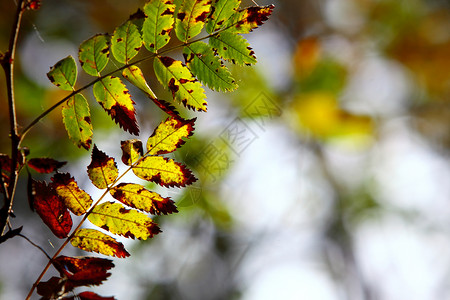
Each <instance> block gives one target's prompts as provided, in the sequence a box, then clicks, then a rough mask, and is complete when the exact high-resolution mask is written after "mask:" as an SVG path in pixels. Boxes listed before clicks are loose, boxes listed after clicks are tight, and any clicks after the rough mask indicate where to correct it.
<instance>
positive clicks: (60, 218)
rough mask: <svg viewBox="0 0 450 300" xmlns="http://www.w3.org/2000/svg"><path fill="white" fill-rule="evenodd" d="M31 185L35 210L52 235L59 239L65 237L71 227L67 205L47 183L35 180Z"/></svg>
mask: <svg viewBox="0 0 450 300" xmlns="http://www.w3.org/2000/svg"><path fill="white" fill-rule="evenodd" d="M33 186H34V201H33V202H34V208H35V210H36V212H37V213H38V214H39V216H40V217H41V219H42V221H44V223H45V224H46V225H47V226H48V227H49V228H50V230H51V231H52V232H53V234H54V235H56V236H57V237H58V238H60V239H62V238H65V237H67V236H68V235H69V232H70V229H72V217H71V216H70V213H69V211H68V209H67V207H66V206H65V205H64V203H63V202H62V201H61V199H59V197H58V196H57V195H56V193H55V190H54V189H53V188H52V187H51V186H48V185H47V183H45V182H41V181H35V182H34V184H33Z"/></svg>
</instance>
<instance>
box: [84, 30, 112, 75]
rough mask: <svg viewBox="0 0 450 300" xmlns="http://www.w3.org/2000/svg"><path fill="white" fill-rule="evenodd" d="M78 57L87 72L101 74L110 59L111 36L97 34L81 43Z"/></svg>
mask: <svg viewBox="0 0 450 300" xmlns="http://www.w3.org/2000/svg"><path fill="white" fill-rule="evenodd" d="M78 58H79V60H80V63H81V67H82V68H83V70H84V71H85V72H86V73H88V74H89V75H92V76H100V72H101V71H102V70H103V69H104V68H105V67H106V65H107V64H108V61H109V37H108V36H107V35H104V34H97V35H95V36H93V37H92V38H90V39H88V40H86V41H84V42H83V43H81V45H80V49H79V51H78Z"/></svg>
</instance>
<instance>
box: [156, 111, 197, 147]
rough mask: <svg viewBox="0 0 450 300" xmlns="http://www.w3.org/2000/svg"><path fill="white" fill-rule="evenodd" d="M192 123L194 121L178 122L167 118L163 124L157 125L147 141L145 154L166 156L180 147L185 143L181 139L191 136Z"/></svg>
mask: <svg viewBox="0 0 450 300" xmlns="http://www.w3.org/2000/svg"><path fill="white" fill-rule="evenodd" d="M194 122H195V119H192V120H179V119H174V118H168V119H167V120H166V121H165V122H162V123H161V124H159V126H158V127H157V128H156V129H155V131H154V132H153V134H152V135H151V136H150V138H149V139H148V140H147V154H148V155H157V154H166V153H170V152H173V151H175V150H176V149H177V148H179V147H181V146H182V145H183V144H184V143H185V141H184V140H183V138H187V137H189V136H191V135H192V133H193V131H194Z"/></svg>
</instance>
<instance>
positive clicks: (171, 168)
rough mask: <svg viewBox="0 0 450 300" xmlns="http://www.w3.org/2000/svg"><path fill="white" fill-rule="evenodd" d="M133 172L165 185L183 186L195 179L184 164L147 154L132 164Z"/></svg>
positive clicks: (145, 178) (142, 177)
mask: <svg viewBox="0 0 450 300" xmlns="http://www.w3.org/2000/svg"><path fill="white" fill-rule="evenodd" d="M133 172H134V174H135V175H136V176H137V177H139V178H141V179H144V180H147V181H152V182H155V183H157V184H160V185H162V186H165V187H169V186H176V187H183V186H186V185H189V184H191V183H193V182H195V181H196V180H197V178H195V176H194V175H193V174H192V172H191V171H190V170H189V169H188V168H186V167H185V166H184V165H182V164H180V163H177V162H175V161H173V160H171V159H168V158H165V157H160V156H147V157H145V158H144V159H142V160H141V161H139V162H138V163H137V164H136V165H135V166H133Z"/></svg>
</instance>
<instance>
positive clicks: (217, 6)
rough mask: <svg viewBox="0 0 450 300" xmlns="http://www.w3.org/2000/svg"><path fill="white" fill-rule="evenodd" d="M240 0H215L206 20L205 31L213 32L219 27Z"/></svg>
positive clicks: (237, 5) (233, 12)
mask: <svg viewBox="0 0 450 300" xmlns="http://www.w3.org/2000/svg"><path fill="white" fill-rule="evenodd" d="M240 3H241V1H240V0H215V1H214V3H213V4H212V7H211V14H210V15H209V17H208V20H207V21H206V26H205V28H206V31H207V32H208V33H213V32H214V31H216V30H219V29H221V28H222V27H223V26H224V25H225V23H227V21H228V20H229V19H230V17H231V16H232V15H233V14H235V13H236V11H237V9H238V8H239V4H240Z"/></svg>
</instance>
